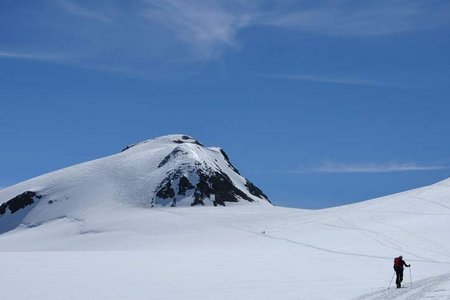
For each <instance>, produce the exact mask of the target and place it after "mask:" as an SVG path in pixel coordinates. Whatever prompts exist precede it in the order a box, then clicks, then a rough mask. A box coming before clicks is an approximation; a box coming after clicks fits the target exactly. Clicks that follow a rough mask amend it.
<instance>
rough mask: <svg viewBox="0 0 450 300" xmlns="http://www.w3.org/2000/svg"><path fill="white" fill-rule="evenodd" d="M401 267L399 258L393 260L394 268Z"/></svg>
mask: <svg viewBox="0 0 450 300" xmlns="http://www.w3.org/2000/svg"><path fill="white" fill-rule="evenodd" d="M401 266H402V259H401V258H400V257H396V258H394V267H401Z"/></svg>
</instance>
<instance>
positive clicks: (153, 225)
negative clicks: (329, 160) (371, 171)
mask: <svg viewBox="0 0 450 300" xmlns="http://www.w3.org/2000/svg"><path fill="white" fill-rule="evenodd" d="M160 142H161V141H158V142H157V143H160ZM152 143H155V142H154V141H150V142H147V143H142V144H138V145H136V146H134V147H132V148H130V149H128V150H127V151H125V152H123V153H122V154H118V156H112V157H110V158H106V159H100V160H97V161H93V162H88V163H86V164H82V165H78V166H75V167H71V168H69V169H66V170H62V171H57V172H54V173H51V174H48V175H44V176H42V177H38V178H36V179H33V180H30V181H27V182H24V183H22V184H19V185H16V186H13V187H11V188H7V189H4V190H1V191H0V200H1V199H5V198H8V197H10V196H15V195H16V194H17V192H18V191H20V192H22V190H23V188H24V187H25V188H26V189H29V188H31V187H33V188H35V189H36V190H38V189H45V190H46V189H48V188H49V182H58V183H61V182H62V183H64V186H65V190H67V189H66V188H67V187H68V186H70V184H69V182H73V180H76V182H75V183H77V182H78V183H79V182H83V183H85V178H89V180H88V183H90V184H88V183H86V189H83V190H81V191H80V190H79V189H78V188H77V184H75V183H74V184H73V190H72V189H69V190H68V191H69V192H66V193H70V194H68V197H75V196H76V197H77V198H76V199H78V200H79V201H80V202H82V205H80V204H79V203H78V202H77V201H66V202H64V201H63V200H61V203H64V205H63V204H61V205H60V206H61V207H60V208H59V209H58V210H56V211H53V210H54V209H53V208H52V211H51V212H49V211H46V210H44V209H41V210H36V209H37V208H38V206H36V207H35V208H33V209H32V210H31V212H30V215H27V216H25V218H24V222H23V224H21V225H20V226H19V227H17V228H16V229H14V230H12V231H8V232H5V233H3V234H0V265H1V271H0V288H1V298H2V299H183V300H185V299H245V300H248V299H450V238H449V229H450V179H447V180H444V181H441V182H439V183H436V184H434V185H431V186H428V187H423V188H419V189H415V190H411V191H407V192H403V193H399V194H395V195H391V196H387V197H382V198H378V199H374V200H369V201H364V202H360V203H357V204H352V205H346V206H341V207H336V208H330V209H321V210H302V209H293V208H283V207H276V206H271V205H265V204H264V203H263V202H261V203H260V204H263V205H258V204H256V203H250V202H240V203H236V204H232V205H229V206H226V207H212V206H205V207H197V206H196V207H153V208H149V207H146V206H145V205H142V204H143V203H145V201H144V199H142V198H141V195H142V191H144V192H147V191H148V190H147V189H148V187H144V186H140V185H139V184H138V183H139V182H140V181H139V180H137V179H138V177H139V176H145V175H143V173H142V168H146V167H148V168H149V169H148V170H149V171H152V170H154V167H155V165H153V166H146V167H144V166H142V161H144V160H145V159H146V156H145V154H144V153H143V152H145V151H147V150H145V151H142V150H143V149H150V148H151V151H152V153H153V154H155V153H159V152H158V151H160V152H161V153H160V154H159V155H160V158H161V159H162V158H163V157H164V156H165V152H164V153H162V149H163V148H164V147H163V146H161V148H158V147H153V146H154V145H153V146H151V147H149V148H147V147H148V146H149V144H152ZM161 143H163V142H161ZM148 151H150V150H148ZM208 151H214V150H208ZM127 152H128V153H127ZM132 154H136V155H138V156H140V155H142V157H141V159H139V160H138V159H136V158H134V155H132ZM118 157H119V158H120V161H121V162H123V163H126V164H127V165H128V166H130V171H129V173H126V174H124V172H123V170H122V169H120V168H119V167H118V166H117V165H112V164H110V163H109V162H110V161H112V160H114V161H119V159H117V158H118ZM158 162H159V161H158ZM155 164H156V162H155ZM86 166H90V167H89V168H86ZM98 166H101V168H100V167H98ZM91 167H92V168H91ZM94 167H96V168H99V169H101V172H100V173H101V174H102V175H99V177H98V179H96V180H98V181H94V180H92V178H94V177H93V176H92V174H91V173H90V172H93V171H89V172H87V171H86V170H92V169H93V168H94ZM97 170H98V169H97ZM119 170H120V172H119ZM133 170H139V172H141V173H139V174H136V173H137V172H135V171H133ZM66 172H69V173H70V176H69V175H64V176H60V174H63V173H64V174H65V173H66ZM95 174H96V176H97V174H98V172H96V173H95ZM129 176H130V177H131V179H124V178H130V177H129ZM111 178H113V179H114V180H117V181H115V182H119V183H121V182H123V180H129V181H127V184H133V182H137V183H136V186H135V189H133V190H130V189H129V188H127V189H122V188H121V187H120V186H117V187H115V186H114V185H113V184H110V183H109V182H110V180H112V179H111ZM236 178H237V179H238V177H236ZM71 180H72V181H71ZM98 182H104V183H106V184H104V185H102V186H100V187H98V186H97V184H98ZM146 182H149V181H147V178H146ZM54 186H55V188H56V185H54ZM132 191H135V193H133V192H132ZM52 192H54V193H57V192H58V191H52ZM72 193H73V194H72ZM79 195H89V197H87V198H83V197H79ZM63 196H65V195H63ZM110 197H111V198H110ZM63 199H64V198H63ZM46 200H47V199H46ZM69 200H70V199H69ZM143 201H144V202H143ZM0 203H1V201H0ZM40 203H43V202H42V200H41V202H40ZM40 203H39V204H38V205H40ZM55 204H58V202H56V203H55ZM55 204H52V205H50V206H46V207H57V206H55ZM48 210H50V209H48ZM399 255H403V257H404V259H405V261H406V262H407V263H410V264H411V268H410V269H408V268H405V275H404V282H403V286H404V287H405V288H402V289H393V286H395V283H393V284H391V286H390V289H388V286H389V283H390V280H391V278H392V275H393V268H392V263H393V258H394V257H396V256H399ZM409 271H411V273H410V272H409ZM410 274H411V277H410ZM394 280H395V279H394ZM411 283H412V285H411Z"/></svg>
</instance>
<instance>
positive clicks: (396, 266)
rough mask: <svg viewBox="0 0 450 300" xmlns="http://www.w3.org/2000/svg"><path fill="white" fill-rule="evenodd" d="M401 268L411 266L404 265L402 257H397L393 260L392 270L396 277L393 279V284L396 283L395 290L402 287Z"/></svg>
mask: <svg viewBox="0 0 450 300" xmlns="http://www.w3.org/2000/svg"><path fill="white" fill-rule="evenodd" d="M403 266H405V267H408V268H409V267H411V265H408V264H406V262H405V261H404V260H403V256H399V257H396V258H394V270H395V275H397V277H396V279H395V283H397V288H398V289H399V288H401V287H402V281H403Z"/></svg>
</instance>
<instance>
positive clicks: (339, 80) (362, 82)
mask: <svg viewBox="0 0 450 300" xmlns="http://www.w3.org/2000/svg"><path fill="white" fill-rule="evenodd" d="M260 76H262V77H266V78H274V79H286V80H295V81H307V82H317V83H332V84H343V85H359V86H389V85H388V84H385V83H382V82H378V81H374V80H367V79H360V78H351V77H330V76H316V75H283V74H262V75H260Z"/></svg>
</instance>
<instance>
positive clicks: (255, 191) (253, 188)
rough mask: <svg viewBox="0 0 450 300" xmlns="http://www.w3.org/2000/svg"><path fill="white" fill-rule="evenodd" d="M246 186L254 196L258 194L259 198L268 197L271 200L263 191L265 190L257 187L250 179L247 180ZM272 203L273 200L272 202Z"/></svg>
mask: <svg viewBox="0 0 450 300" xmlns="http://www.w3.org/2000/svg"><path fill="white" fill-rule="evenodd" d="M245 187H246V188H247V189H248V191H249V192H250V194H252V195H253V196H256V197H258V198H261V199H266V200H267V201H269V202H270V200H269V198H268V197H267V196H266V194H264V193H263V191H261V190H260V189H259V188H258V187H256V186H255V185H254V184H253V183H251V182H250V181H248V180H247V181H246V183H245ZM270 203H272V202H270Z"/></svg>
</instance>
